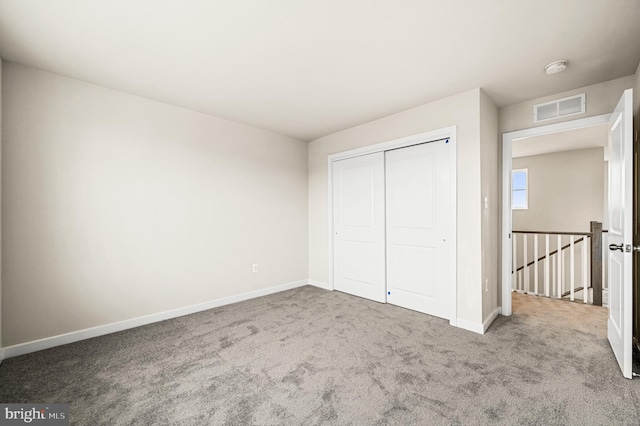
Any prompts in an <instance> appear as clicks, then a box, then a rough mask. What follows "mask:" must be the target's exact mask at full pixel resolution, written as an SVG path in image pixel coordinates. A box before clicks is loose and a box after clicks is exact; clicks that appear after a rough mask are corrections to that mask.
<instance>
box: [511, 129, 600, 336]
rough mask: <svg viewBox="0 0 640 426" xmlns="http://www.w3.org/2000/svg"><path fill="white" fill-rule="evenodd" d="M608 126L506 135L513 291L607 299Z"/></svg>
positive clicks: (587, 301)
mask: <svg viewBox="0 0 640 426" xmlns="http://www.w3.org/2000/svg"><path fill="white" fill-rule="evenodd" d="M608 132H609V126H608V125H607V124H600V125H594V126H588V127H583V128H577V129H571V130H565V131H561V132H556V133H551V134H546V135H538V136H532V137H525V138H520V139H515V140H513V141H512V147H511V148H512V149H511V152H512V172H511V176H512V177H511V201H512V203H511V208H512V213H511V219H512V237H511V245H512V251H513V254H512V259H513V260H512V263H513V267H512V290H513V291H514V292H517V293H520V294H525V295H529V296H538V297H547V298H550V299H554V300H561V301H571V302H579V303H584V304H588V305H596V306H607V303H608V286H607V269H608V268H607V257H606V256H605V255H606V253H605V252H604V251H603V247H606V246H607V226H608V224H607V222H608V218H607V215H606V214H605V212H606V211H607V200H608V160H609V153H608V148H609V147H608V140H609V137H608ZM527 300H531V299H530V298H526V297H525V298H523V299H521V303H526V301H527ZM520 306H522V305H520ZM547 306H551V307H552V306H554V305H553V304H551V305H547ZM587 312H588V311H587ZM605 324H606V320H605Z"/></svg>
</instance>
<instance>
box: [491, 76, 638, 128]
mask: <svg viewBox="0 0 640 426" xmlns="http://www.w3.org/2000/svg"><path fill="white" fill-rule="evenodd" d="M633 82H634V76H633V75H630V76H627V77H622V78H618V79H615V80H610V81H605V82H602V83H597V84H593V85H591V86H584V87H579V88H577V89H574V90H569V91H566V92H562V93H556V94H554V95H550V96H545V97H543V98H537V99H532V100H529V101H526V102H521V103H518V104H513V105H509V106H506V107H503V108H501V109H500V111H499V118H500V133H501V134H502V133H504V132H512V131H515V130H522V129H528V128H531V127H538V126H546V125H547V124H553V123H560V122H563V121H571V120H575V119H578V118H586V117H593V116H596V115H601V114H610V113H612V112H613V110H614V109H615V107H616V105H617V103H618V101H619V100H620V96H622V92H624V91H625V89H628V88H630V87H633ZM578 93H586V102H587V107H586V112H585V113H584V114H581V115H575V116H569V117H563V118H558V119H555V120H547V121H543V122H540V123H534V122H533V106H534V105H536V104H539V103H542V102H548V101H552V100H554V99H560V98H564V97H567V96H571V95H576V94H578Z"/></svg>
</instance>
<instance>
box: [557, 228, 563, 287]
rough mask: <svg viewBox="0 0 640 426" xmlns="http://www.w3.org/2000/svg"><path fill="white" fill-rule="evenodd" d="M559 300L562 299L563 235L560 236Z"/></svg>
mask: <svg viewBox="0 0 640 426" xmlns="http://www.w3.org/2000/svg"><path fill="white" fill-rule="evenodd" d="M557 272H558V299H562V235H558V271H557Z"/></svg>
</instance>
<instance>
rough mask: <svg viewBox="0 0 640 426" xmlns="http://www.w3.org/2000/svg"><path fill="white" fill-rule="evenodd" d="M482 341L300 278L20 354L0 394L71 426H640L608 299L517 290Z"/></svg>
mask: <svg viewBox="0 0 640 426" xmlns="http://www.w3.org/2000/svg"><path fill="white" fill-rule="evenodd" d="M513 306H514V315H513V316H512V317H510V318H507V317H498V319H497V320H496V321H495V322H494V324H493V325H492V326H491V328H490V329H489V331H488V333H487V334H485V335H484V336H482V335H478V334H474V333H472V332H469V331H465V330H462V329H457V328H454V327H451V326H449V324H448V322H447V321H444V320H441V319H438V318H434V317H431V316H428V315H423V314H419V313H416V312H413V311H410V310H406V309H403V308H400V307H396V306H392V305H384V304H378V303H376V302H372V301H368V300H364V299H360V298H358V297H353V296H349V295H347V294H343V293H339V292H329V291H324V290H320V289H317V288H314V287H310V286H307V287H302V288H298V289H294V290H290V291H286V292H283V293H278V294H274V295H271V296H266V297H262V298H259V299H253V300H250V301H246V302H242V303H238V304H234V305H229V306H224V307H221V308H217V309H212V310H209V311H206V312H202V313H198V314H194V315H189V316H185V317H181V318H177V319H173V320H169V321H164V322H162V323H157V324H152V325H148V326H144V327H140V328H136V329H132V330H128V331H123V332H120V333H115V334H111V335H107V336H102V337H98V338H94V339H90V340H86V341H82V342H78V343H74V344H70V345H66V346H61V347H57V348H53V349H49V350H45V351H41V352H37V353H33V354H29V355H25V356H21V357H16V358H11V359H7V360H5V361H4V362H3V363H2V365H1V366H0V401H2V402H47V403H53V402H70V403H71V419H72V424H80V425H101V424H108V425H129V424H138V425H150V424H166V425H180V424H194V425H200V424H233V425H245V424H265V425H272V424H273V425H275V424H296V425H297V424H305V425H306V424H308V425H312V424H357V425H373V424H381V425H382V424H398V425H408V424H422V425H425V424H465V425H466V424H509V425H516V424H523V425H552V424H580V425H582V424H594V425H595V424H597V425H611V424H640V398H639V397H640V380H633V381H632V380H627V379H624V378H623V377H622V375H621V374H620V371H619V369H618V365H617V363H616V361H615V359H614V356H613V354H612V352H611V350H610V348H609V345H608V342H607V338H606V317H607V311H606V309H605V308H598V307H593V306H585V305H581V304H577V303H569V302H562V301H554V300H548V299H544V298H540V297H535V296H526V295H518V294H515V295H514V297H513Z"/></svg>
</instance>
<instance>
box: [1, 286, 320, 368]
mask: <svg viewBox="0 0 640 426" xmlns="http://www.w3.org/2000/svg"><path fill="white" fill-rule="evenodd" d="M309 281H310V280H308V279H306V280H300V281H295V282H292V283H287V284H281V285H277V286H274V287H268V288H264V289H260V290H255V291H250V292H248V293H242V294H239V295H237V296H229V297H223V298H221V299H216V300H211V301H209V302H204V303H198V304H195V305H190V306H185V307H183V308H178V309H172V310H169V311H164V312H159V313H157V314H151V315H145V316H142V317H137V318H132V319H128V320H124V321H119V322H114V323H111V324H105V325H99V326H97V327H91V328H87V329H84V330H78V331H72V332H70V333H65V334H60V335H57V336H52V337H46V338H44V339H39V340H34V341H32V342H26V343H20V344H18V345H13V346H7V347H5V348H3V349H2V351H0V354H2V353H3V355H4V357H5V358H12V357H15V356H20V355H24V354H28V353H32V352H37V351H41V350H43V349H49V348H53V347H55V346H61V345H66V344H68V343H74V342H78V341H80V340H85V339H91V338H92V337H98V336H104V335H105V334H110V333H116V332H118V331H123V330H128V329H130V328H135V327H140V326H143V325H147V324H152V323H154V322H160V321H164V320H168V319H172V318H177V317H182V316H184V315H189V314H195V313H196V312H202V311H206V310H208V309H213V308H217V307H219V306H224V305H230V304H232V303H237V302H242V301H244V300H249V299H254V298H256V297H261V296H267V295H269V294H273V293H279V292H281V291H285V290H290V289H292V288H297V287H302V286H305V285H308V284H309Z"/></svg>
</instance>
